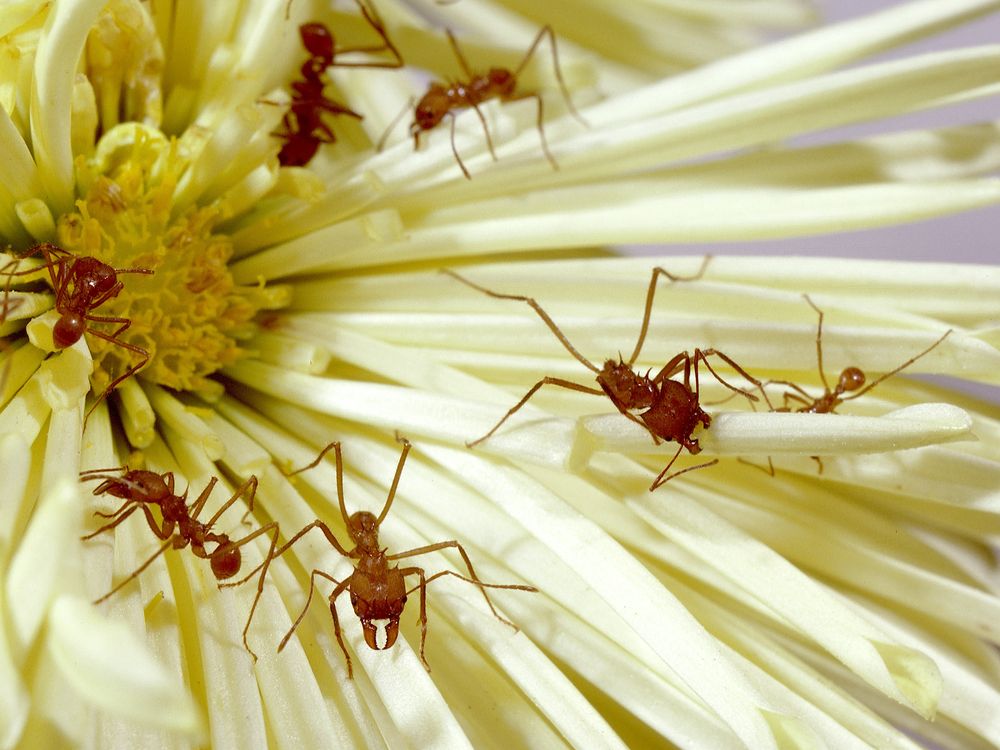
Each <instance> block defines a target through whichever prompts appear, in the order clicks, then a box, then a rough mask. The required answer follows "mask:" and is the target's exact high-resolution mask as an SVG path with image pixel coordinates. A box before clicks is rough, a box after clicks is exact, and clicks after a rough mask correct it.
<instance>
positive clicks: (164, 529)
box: [80, 466, 278, 604]
mask: <svg viewBox="0 0 1000 750" xmlns="http://www.w3.org/2000/svg"><path fill="white" fill-rule="evenodd" d="M112 471H121V472H122V474H121V476H116V475H113V474H108V472H112ZM80 476H81V478H83V480H84V481H88V480H91V479H103V480H104V481H103V482H101V483H100V484H99V485H98V486H97V487H95V488H94V494H95V495H104V494H108V495H112V496H113V497H120V498H123V499H124V500H125V502H124V503H122V505H121V507H119V508H118V510H116V511H114V512H113V513H101V512H99V511H98V512H95V513H94V515H95V516H101V517H102V518H110V519H112V520H111V521H110V522H109V523H107V524H105V525H104V526H102V527H101V528H99V529H97V531H94V532H93V533H90V534H87V535H86V536H84V537H81V538H82V539H91V538H93V537H95V536H97V535H98V534H100V533H102V532H104V531H108V530H109V529H113V528H114V527H115V526H117V525H118V524H120V523H121V522H122V521H124V520H125V519H126V518H128V517H129V516H131V515H132V514H133V513H135V512H136V511H137V510H142V512H143V513H144V514H145V516H146V522H147V523H148V524H149V528H150V530H151V531H152V532H153V533H154V534H155V535H156V536H157V538H158V539H162V540H164V543H163V544H162V545H161V546H160V548H159V549H158V550H156V552H155V553H153V555H152V557H150V558H149V559H148V560H146V562H144V563H143V564H142V565H140V566H139V567H138V568H136V569H135V570H134V571H132V573H130V574H129V576H128V578H126V579H125V580H124V581H122V582H121V583H119V584H118V585H117V586H115V587H114V588H113V589H111V591H109V592H108V593H106V594H105V595H104V596H102V597H101V598H100V599H97V600H96V601H95V602H94V604H100V603H101V602H103V601H104V600H105V599H107V598H108V597H110V596H111V595H112V594H114V593H115V592H117V591H118V590H119V589H120V588H122V587H123V586H125V585H126V584H127V583H128V582H129V581H131V580H132V579H133V578H136V577H138V575H139V574H140V573H141V572H142V571H144V570H145V569H146V568H147V567H149V565H150V564H151V563H152V562H153V560H155V559H156V558H157V557H159V556H160V555H162V554H163V553H164V552H166V550H167V549H168V548H170V547H173V548H174V549H183V548H184V547H187V546H188V545H189V544H190V545H191V551H192V552H193V553H194V555H195V556H196V557H200V558H203V559H205V558H207V559H208V560H209V561H210V562H211V565H212V573H213V575H215V577H216V579H218V580H220V581H222V580H225V579H227V578H232V577H233V576H234V575H236V574H237V573H239V572H240V566H241V564H242V554H241V553H240V547H242V546H243V545H244V544H246V543H247V542H249V541H251V540H253V539H256V538H257V537H258V536H260V535H261V534H265V533H267V532H268V531H269V530H270V529H274V532H275V533H274V536H273V537H272V539H271V552H273V551H274V548H275V546H276V544H277V541H278V524H277V523H274V522H273V521H272V522H271V523H269V524H266V525H264V526H262V527H260V528H259V529H257V530H256V531H254V532H251V533H249V534H247V535H246V536H244V537H243V538H241V539H237V540H231V539H230V538H229V536H228V535H227V534H216V533H214V532H213V531H211V528H212V526H214V525H215V522H216V521H218V520H219V517H220V516H221V515H222V514H223V513H224V512H225V511H226V509H227V508H229V507H230V506H231V505H232V504H233V503H235V502H236V500H237V499H238V498H239V497H240V496H241V495H243V494H246V496H247V506H248V508H247V512H246V514H244V518H246V516H247V515H249V514H250V513H251V512H252V511H253V501H254V496H255V495H256V493H257V477H255V476H252V475H251V476H250V478H249V479H248V480H247V481H245V482H244V483H243V484H242V485H240V486H239V488H238V489H237V490H236V492H234V493H233V495H232V497H230V498H229V499H228V500H227V501H226V502H224V503H223V504H222V507H220V508H219V510H218V511H216V513H215V515H214V516H212V517H211V518H210V519H208V521H207V522H205V523H202V522H201V521H199V520H198V514H199V513H201V511H202V508H204V507H205V503H206V502H207V501H208V497H209V495H211V494H212V489H213V488H214V487H215V485H216V483H217V482H218V481H219V480H218V479H217V478H216V477H212V479H211V481H209V483H208V485H207V486H206V487H205V489H204V490H202V493H201V494H200V495H199V496H198V498H197V499H196V500H195V501H194V504H193V505H192V506H191V507H190V508H189V507H188V504H187V490H185V491H184V494H183V495H177V494H175V493H174V475H173V472H169V471H168V472H166V473H164V474H157V473H156V472H154V471H145V470H142V469H131V470H130V469H129V468H128V467H127V466H119V467H116V468H114V469H91V470H89V471H84V472H81V473H80ZM151 505H158V506H159V507H160V513H161V515H162V518H163V521H162V523H157V521H156V518H154V517H153V514H152V512H151V511H150V508H149V506H151ZM209 543H214V544H215V549H213V550H212V551H211V552H207V551H206V550H205V545H206V544H209Z"/></svg>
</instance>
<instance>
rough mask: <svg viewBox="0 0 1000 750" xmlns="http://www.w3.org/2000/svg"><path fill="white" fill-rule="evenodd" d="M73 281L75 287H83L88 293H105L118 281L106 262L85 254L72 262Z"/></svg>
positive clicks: (112, 269)
mask: <svg viewBox="0 0 1000 750" xmlns="http://www.w3.org/2000/svg"><path fill="white" fill-rule="evenodd" d="M73 281H74V282H75V283H76V285H77V288H80V287H84V288H86V289H87V291H88V292H89V293H90V294H93V295H98V294H106V293H107V292H109V291H111V289H112V288H113V287H114V285H115V284H117V283H118V274H116V273H115V269H114V268H112V267H111V266H109V265H108V264H107V263H102V262H101V261H99V260H98V259H97V258H91V257H89V256H85V257H83V258H77V259H76V262H75V263H74V264H73Z"/></svg>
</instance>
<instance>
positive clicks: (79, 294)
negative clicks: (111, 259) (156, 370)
mask: <svg viewBox="0 0 1000 750" xmlns="http://www.w3.org/2000/svg"><path fill="white" fill-rule="evenodd" d="M39 254H40V255H42V256H43V257H44V258H45V263H43V264H42V265H41V266H39V268H45V269H46V270H48V272H49V278H50V280H51V282H52V289H53V290H54V291H55V295H56V302H55V309H56V312H57V313H59V320H57V321H56V324H55V326H54V327H53V328H52V342H53V344H54V345H55V347H56V349H65V348H66V347H68V346H72V345H73V344H75V343H76V342H77V341H79V340H80V338H81V337H82V336H83V334H84V333H89V334H91V335H93V336H97V337H98V338H101V339H104V340H105V341H110V342H111V343H112V344H115V345H116V346H120V347H122V348H123V349H126V350H127V351H130V352H133V353H134V354H138V355H139V356H141V357H142V361H141V362H139V363H137V364H135V365H134V366H132V367H130V368H128V369H127V370H126V371H125V372H123V373H122V374H121V375H119V376H118V377H117V378H115V379H114V380H112V381H111V383H110V384H109V385H108V387H107V388H105V389H104V391H103V392H102V393H101V395H100V396H98V397H97V399H96V400H95V401H94V403H93V405H92V406H91V407H90V409H89V410H88V411H87V417H88V418H89V417H90V415H91V414H92V413H93V411H94V409H95V408H97V405H98V404H99V403H100V402H101V401H102V400H103V399H104V398H105V397H106V396H107V395H108V394H109V393H111V391H113V390H114V389H115V388H116V387H117V386H118V384H119V383H121V382H122V381H123V380H125V379H126V378H128V377H129V376H131V375H134V374H135V373H137V372H139V370H141V369H142V368H143V367H145V366H146V363H147V362H149V352H148V351H146V350H145V349H143V348H141V347H138V346H136V345H135V344H130V343H128V342H126V341H122V339H121V338H120V337H121V335H122V334H123V333H125V331H127V330H128V328H129V326H131V325H132V321H131V320H129V319H128V318H118V317H114V316H108V315H94V314H93V311H94V310H96V309H97V308H99V307H100V306H101V305H103V304H104V303H105V302H107V301H108V300H110V299H113V298H114V297H117V296H118V293H119V292H121V290H122V289H124V288H125V284H124V283H123V282H122V281H120V280H119V279H118V275H119V274H124V273H141V274H152V273H153V271H152V270H150V269H148V268H113V267H112V266H109V265H108V264H107V263H104V262H102V261H100V260H98V259H97V258H91V257H89V256H76V255H73V254H72V253H70V252H69V251H67V250H63V249H62V248H61V247H58V246H57V245H53V244H52V243H49V242H42V243H39V244H38V245H35V246H34V247H32V248H31V249H30V250H29V251H28V252H27V253H26V254H25V255H23V256H21V258H18V259H17V260H13V261H11V262H10V263H8V264H7V265H6V266H4V268H3V269H0V275H5V276H7V288H6V289H5V292H4V296H5V300H4V308H5V310H6V308H7V302H6V297H7V296H8V295H9V293H10V283H11V281H12V280H13V277H15V276H24V275H26V274H32V273H36V272H37V271H38V268H31V269H28V270H25V271H13V270H8V268H10V267H11V266H16V265H17V263H18V262H19V261H20V260H23V259H24V258H30V257H31V256H33V255H39ZM92 323H117V324H119V326H118V327H117V328H116V329H115V330H114V331H112V332H111V333H105V332H103V331H99V330H97V329H96V328H94V327H93V326H92V325H91V324H92Z"/></svg>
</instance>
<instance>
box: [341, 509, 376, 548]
mask: <svg viewBox="0 0 1000 750" xmlns="http://www.w3.org/2000/svg"><path fill="white" fill-rule="evenodd" d="M347 533H348V534H350V535H351V539H353V540H354V543H355V544H357V545H358V546H359V547H364V548H366V549H378V519H377V518H376V517H375V516H374V515H373V514H371V513H369V512H368V511H366V510H359V511H358V512H357V513H352V514H351V517H350V518H349V519H348V520H347Z"/></svg>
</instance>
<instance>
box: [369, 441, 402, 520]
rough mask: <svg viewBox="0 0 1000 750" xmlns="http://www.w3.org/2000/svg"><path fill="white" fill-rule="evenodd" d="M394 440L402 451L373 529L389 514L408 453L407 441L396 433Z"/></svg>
mask: <svg viewBox="0 0 1000 750" xmlns="http://www.w3.org/2000/svg"><path fill="white" fill-rule="evenodd" d="M396 440H397V441H398V442H400V443H402V445H403V451H402V452H401V453H400V454H399V463H398V464H396V475H395V476H394V477H393V478H392V486H391V487H389V495H388V496H387V497H386V499H385V505H384V506H383V507H382V512H381V513H379V514H378V518H377V519H376V520H375V528H378V526H379V524H381V523H382V521H384V520H385V516H386V514H387V513H388V512H389V508H390V507H392V501H393V499H395V497H396V488H397V487H398V486H399V477H400V476H401V475H402V473H403V464H405V463H406V456H407V455H408V454H409V452H410V441H409V440H407V439H406V438H405V437H402V436H401V435H400V434H399V433H398V432H397V433H396Z"/></svg>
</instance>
